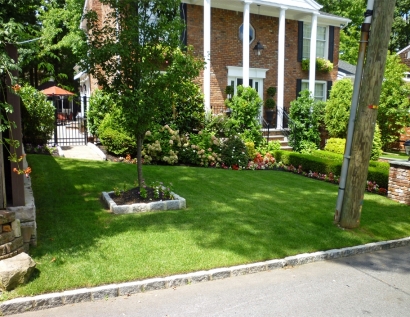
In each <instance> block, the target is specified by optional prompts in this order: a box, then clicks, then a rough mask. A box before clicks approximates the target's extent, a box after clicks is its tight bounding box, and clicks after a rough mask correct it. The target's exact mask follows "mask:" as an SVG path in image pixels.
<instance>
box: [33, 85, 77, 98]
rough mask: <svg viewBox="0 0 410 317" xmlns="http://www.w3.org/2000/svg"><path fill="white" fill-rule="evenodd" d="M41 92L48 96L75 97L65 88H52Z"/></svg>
mask: <svg viewBox="0 0 410 317" xmlns="http://www.w3.org/2000/svg"><path fill="white" fill-rule="evenodd" d="M41 92H42V93H43V94H45V95H47V96H52V95H54V96H71V95H74V93H72V92H71V91H68V90H65V89H63V88H60V87H57V86H52V87H49V88H46V89H43V90H41Z"/></svg>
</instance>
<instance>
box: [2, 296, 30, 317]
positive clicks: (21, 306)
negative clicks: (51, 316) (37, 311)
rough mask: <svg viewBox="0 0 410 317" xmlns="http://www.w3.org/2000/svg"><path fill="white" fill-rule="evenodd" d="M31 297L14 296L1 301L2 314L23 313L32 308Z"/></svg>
mask: <svg viewBox="0 0 410 317" xmlns="http://www.w3.org/2000/svg"><path fill="white" fill-rule="evenodd" d="M33 306H34V300H33V298H15V299H12V300H8V301H6V302H3V303H1V305H0V311H1V313H2V316H5V315H13V314H20V313H25V312H27V311H30V310H32V309H33Z"/></svg>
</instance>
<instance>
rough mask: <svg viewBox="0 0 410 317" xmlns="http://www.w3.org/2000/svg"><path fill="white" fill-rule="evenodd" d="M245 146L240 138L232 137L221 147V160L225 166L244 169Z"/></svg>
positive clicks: (246, 156) (245, 161) (245, 160)
mask: <svg viewBox="0 0 410 317" xmlns="http://www.w3.org/2000/svg"><path fill="white" fill-rule="evenodd" d="M248 159H249V158H248V155H247V149H246V145H245V143H244V142H243V140H242V139H241V138H239V137H238V136H236V135H234V136H231V137H229V138H228V139H227V140H225V142H224V143H223V145H222V150H221V160H222V162H223V163H224V164H225V165H226V166H230V167H232V166H234V165H236V166H238V167H246V166H247V164H248Z"/></svg>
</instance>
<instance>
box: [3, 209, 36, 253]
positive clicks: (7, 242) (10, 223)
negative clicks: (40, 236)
mask: <svg viewBox="0 0 410 317" xmlns="http://www.w3.org/2000/svg"><path fill="white" fill-rule="evenodd" d="M28 248H29V246H28V242H27V243H24V241H23V236H22V233H21V228H20V221H19V220H18V219H16V215H15V213H14V212H10V211H5V210H0V260H4V259H7V258H11V257H13V256H16V255H17V254H19V253H22V252H27V251H28Z"/></svg>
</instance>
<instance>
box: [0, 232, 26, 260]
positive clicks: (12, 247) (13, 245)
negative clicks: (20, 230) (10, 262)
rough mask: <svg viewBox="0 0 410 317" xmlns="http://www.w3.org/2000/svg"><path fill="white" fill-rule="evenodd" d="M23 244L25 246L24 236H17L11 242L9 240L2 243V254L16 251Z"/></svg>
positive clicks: (0, 252) (0, 246) (0, 250)
mask: <svg viewBox="0 0 410 317" xmlns="http://www.w3.org/2000/svg"><path fill="white" fill-rule="evenodd" d="M22 246H23V238H22V237H18V238H15V239H14V240H13V241H11V242H7V243H5V244H2V245H0V256H1V255H5V254H8V253H11V252H13V251H16V250H17V249H18V248H20V247H22Z"/></svg>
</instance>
